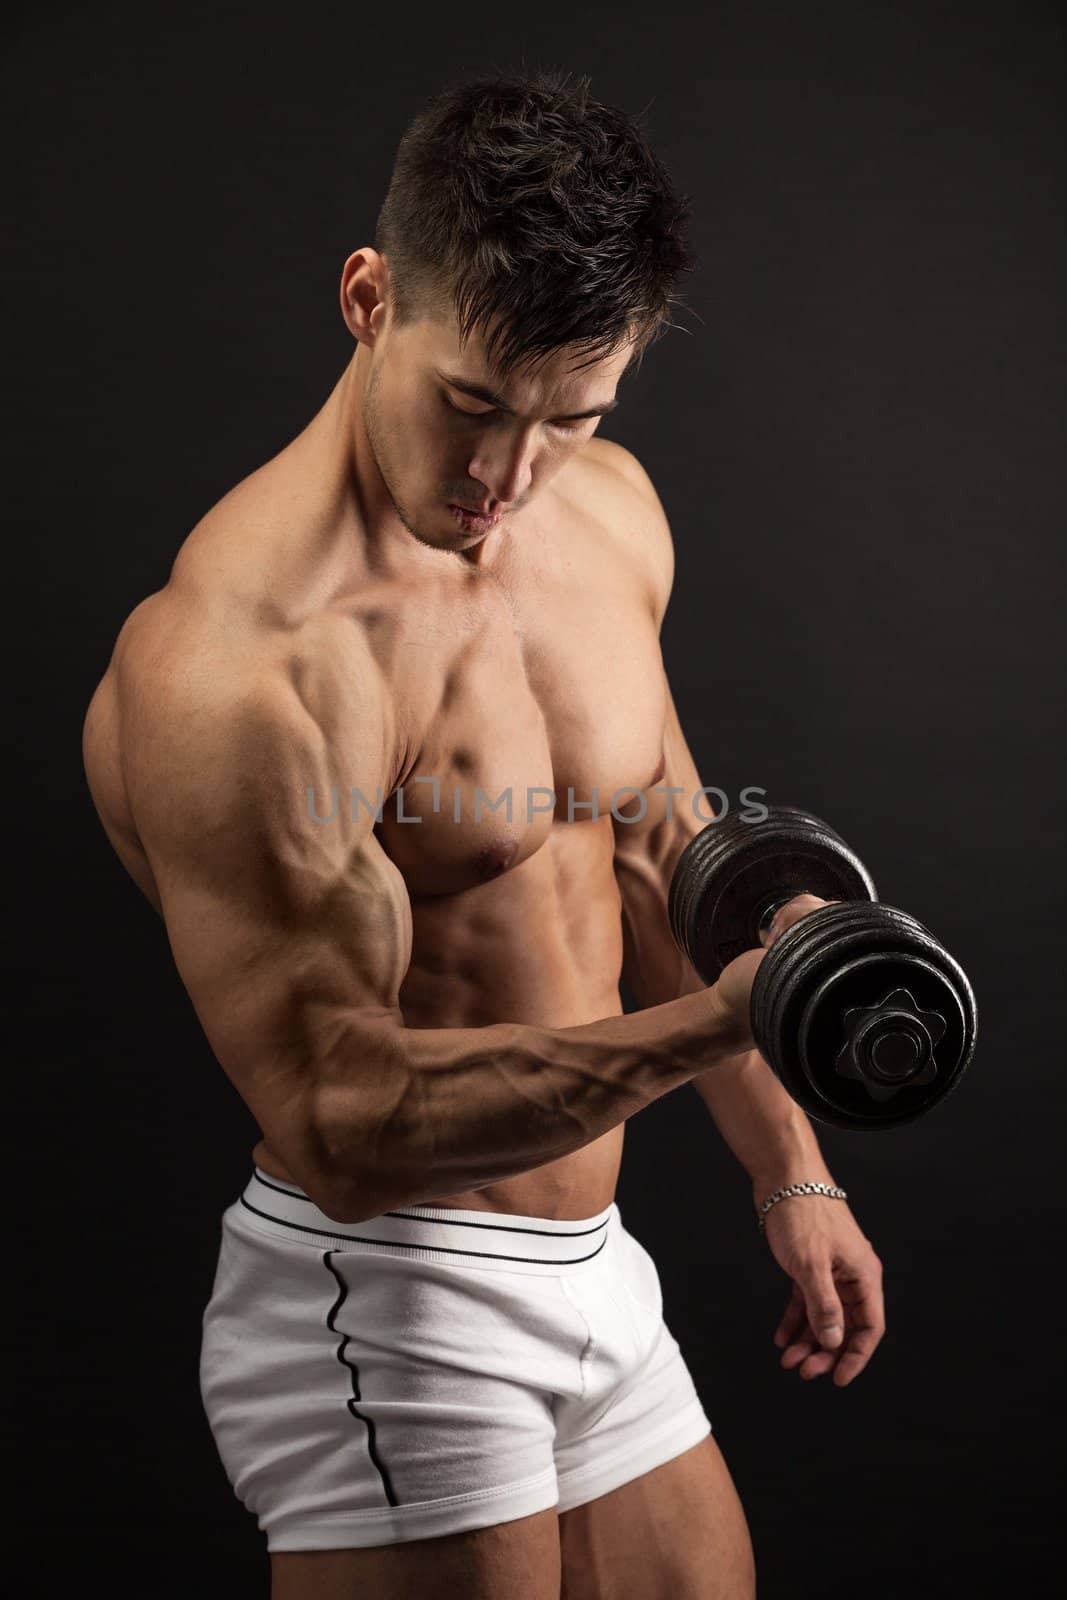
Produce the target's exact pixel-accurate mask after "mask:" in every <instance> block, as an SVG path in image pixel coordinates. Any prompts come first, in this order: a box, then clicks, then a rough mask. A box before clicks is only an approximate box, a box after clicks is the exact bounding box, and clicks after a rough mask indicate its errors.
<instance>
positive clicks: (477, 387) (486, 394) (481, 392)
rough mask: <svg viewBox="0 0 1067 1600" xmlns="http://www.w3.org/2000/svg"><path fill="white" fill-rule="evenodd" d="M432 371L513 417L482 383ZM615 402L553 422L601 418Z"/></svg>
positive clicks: (492, 391) (571, 412) (611, 409)
mask: <svg viewBox="0 0 1067 1600" xmlns="http://www.w3.org/2000/svg"><path fill="white" fill-rule="evenodd" d="M434 371H435V372H436V373H437V376H438V377H439V378H443V379H444V381H445V383H447V384H450V385H451V387H452V388H453V389H458V390H459V391H460V393H461V394H469V395H470V397H471V399H472V400H483V401H484V402H485V404H486V405H487V406H495V407H496V409H497V410H498V411H503V412H506V414H507V415H508V416H509V417H513V416H515V414H516V413H515V409H514V407H513V406H509V405H508V403H507V401H506V400H505V399H504V398H503V396H502V395H499V394H497V393H496V392H495V390H493V389H489V388H487V387H486V385H485V384H484V383H470V382H469V381H468V380H467V379H466V378H454V377H453V376H452V375H451V373H448V372H442V371H441V370H440V368H437V367H435V368H434ZM618 403H619V402H618V401H617V400H605V401H604V403H603V405H599V406H590V407H589V409H588V410H587V411H568V412H567V413H566V415H565V416H560V417H554V418H553V419H552V420H553V421H554V422H580V421H582V420H583V419H584V418H585V417H603V416H606V415H607V413H608V412H609V411H614V410H615V407H616V406H617V405H618Z"/></svg>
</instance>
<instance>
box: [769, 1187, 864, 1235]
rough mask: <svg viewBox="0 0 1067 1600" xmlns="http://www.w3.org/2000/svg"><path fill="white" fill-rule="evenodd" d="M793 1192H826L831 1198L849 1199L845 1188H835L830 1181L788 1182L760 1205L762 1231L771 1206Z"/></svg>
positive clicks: (786, 1198) (785, 1198) (787, 1197)
mask: <svg viewBox="0 0 1067 1600" xmlns="http://www.w3.org/2000/svg"><path fill="white" fill-rule="evenodd" d="M793 1194H825V1195H828V1196H829V1197H830V1199H831V1200H847V1199H848V1195H847V1194H846V1193H845V1191H844V1189H835V1188H834V1186H833V1185H832V1184H829V1183H787V1184H786V1186H785V1188H784V1189H776V1190H775V1191H774V1193H773V1194H769V1195H768V1196H767V1198H766V1200H764V1202H763V1204H762V1205H761V1206H760V1208H759V1231H760V1233H762V1232H763V1228H764V1221H763V1219H764V1218H765V1217H766V1215H767V1213H768V1211H769V1210H770V1209H771V1207H772V1206H776V1205H777V1204H778V1202H779V1200H788V1199H789V1196H790V1195H793Z"/></svg>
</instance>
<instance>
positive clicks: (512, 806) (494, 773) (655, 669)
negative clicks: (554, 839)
mask: <svg viewBox="0 0 1067 1600" xmlns="http://www.w3.org/2000/svg"><path fill="white" fill-rule="evenodd" d="M403 632H404V633H405V634H406V642H404V643H402V644H401V646H400V648H399V649H397V650H396V651H395V653H394V657H393V659H394V661H395V662H397V663H400V666H399V670H398V676H397V681H396V692H397V694H398V697H399V698H400V700H401V701H402V702H403V705H404V707H405V708H406V710H407V714H408V717H409V725H410V726H411V728H412V730H413V735H414V736H413V737H412V738H411V741H410V746H409V753H408V757H407V760H406V762H405V765H404V770H403V771H402V773H401V775H400V782H399V783H398V785H397V789H396V791H395V792H394V794H393V795H392V796H391V797H390V799H389V802H388V804H387V805H386V806H385V807H384V810H383V816H382V821H381V822H380V823H379V824H378V827H377V829H376V831H377V832H378V835H379V838H380V840H381V842H382V844H383V845H384V847H385V848H386V850H387V851H388V853H389V854H390V856H391V857H392V858H393V860H394V861H395V862H396V864H397V865H398V866H399V867H400V869H401V871H402V872H403V874H404V877H405V879H406V881H407V884H408V888H409V891H410V892H411V893H413V894H420V893H421V894H429V895H440V894H449V893H456V892H458V891H460V890H462V889H465V888H468V887H473V886H474V885H476V884H478V883H481V882H485V881H486V880H488V879H491V878H495V877H498V876H499V875H500V874H501V873H504V872H506V871H508V870H509V869H511V868H513V867H515V866H518V865H519V864H521V863H522V862H523V861H525V860H527V859H528V858H529V857H530V856H532V855H533V854H534V853H535V852H536V851H537V850H538V849H539V848H540V846H541V845H542V844H543V843H544V842H545V840H546V838H547V837H548V835H549V833H550V831H551V829H552V827H553V825H554V824H558V823H574V824H580V823H581V822H583V821H589V820H592V819H595V818H596V817H598V816H600V817H603V816H606V815H608V814H609V813H610V811H611V809H612V806H613V805H615V806H625V805H626V803H627V801H628V800H630V801H632V798H633V791H634V790H641V789H645V788H647V787H649V786H651V784H653V783H654V782H655V781H657V780H658V778H659V776H660V775H661V770H662V750H663V726H664V716H665V684H664V679H663V672H662V666H661V658H660V652H659V641H658V638H657V635H656V630H655V627H654V624H653V620H652V617H651V614H650V611H649V608H648V604H647V601H646V599H645V596H644V592H643V590H642V588H641V586H640V585H639V584H638V583H637V582H635V581H634V579H633V577H632V575H631V574H629V573H628V572H626V571H617V572H603V571H601V572H599V573H598V574H596V575H595V576H594V575H591V574H587V575H584V576H583V574H582V573H581V572H580V571H577V570H575V569H574V568H573V567H569V566H568V565H567V564H566V563H562V564H561V566H560V567H559V569H558V570H556V571H554V572H550V573H546V572H540V573H537V574H534V575H531V576H530V578H529V580H528V581H526V582H521V583H515V584H512V585H509V586H508V587H506V588H505V587H502V586H501V585H499V584H497V583H496V582H494V581H493V580H492V579H491V578H485V577H484V576H481V575H480V576H479V579H478V581H477V582H475V583H473V584H472V585H471V586H470V588H469V589H468V590H467V592H466V593H465V595H464V596H463V598H462V599H461V600H460V601H458V602H457V603H456V605H455V606H454V608H453V609H452V610H451V611H450V614H449V615H448V617H447V619H446V618H443V617H441V616H440V615H439V616H438V618H437V621H436V624H431V625H427V619H426V617H425V616H423V617H422V619H421V627H420V619H419V618H418V616H417V615H416V614H414V613H413V614H412V615H411V616H410V617H409V618H408V619H407V622H406V625H405V627H404V629H403Z"/></svg>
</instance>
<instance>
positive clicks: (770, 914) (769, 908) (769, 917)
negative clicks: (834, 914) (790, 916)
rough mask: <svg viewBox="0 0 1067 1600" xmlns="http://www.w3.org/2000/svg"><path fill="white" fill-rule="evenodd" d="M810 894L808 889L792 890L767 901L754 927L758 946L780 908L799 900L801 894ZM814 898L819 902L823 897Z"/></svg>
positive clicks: (816, 896)
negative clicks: (757, 937)
mask: <svg viewBox="0 0 1067 1600" xmlns="http://www.w3.org/2000/svg"><path fill="white" fill-rule="evenodd" d="M811 892H812V891H811V890H810V889H793V890H792V891H791V892H790V893H789V894H786V895H780V896H778V897H777V898H776V899H774V900H768V902H767V905H766V907H765V908H764V910H763V911H762V912H761V913H760V918H759V922H758V924H757V927H756V931H757V933H758V935H759V942H760V944H762V943H763V935H764V934H765V933H769V932H770V930H771V923H772V922H773V921H774V919H775V916H776V915H777V913H778V912H779V911H780V910H781V909H782V907H783V906H787V905H788V904H789V902H790V900H796V899H799V897H800V896H801V895H802V894H811ZM814 898H815V899H816V900H821V899H823V896H822V895H815V896H814Z"/></svg>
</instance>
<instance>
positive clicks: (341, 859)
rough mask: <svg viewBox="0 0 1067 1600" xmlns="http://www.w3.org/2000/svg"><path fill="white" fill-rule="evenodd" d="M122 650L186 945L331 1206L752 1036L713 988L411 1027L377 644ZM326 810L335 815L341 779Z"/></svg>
mask: <svg viewBox="0 0 1067 1600" xmlns="http://www.w3.org/2000/svg"><path fill="white" fill-rule="evenodd" d="M188 659H189V658H188V656H186V657H184V658H180V659H178V660H176V658H175V655H174V654H173V653H168V655H167V663H164V662H163V661H162V660H161V658H159V657H157V658H156V659H155V660H154V661H152V662H151V663H150V664H148V663H146V664H145V666H144V668H143V670H137V669H136V668H135V666H134V665H133V664H132V663H131V664H130V665H129V666H128V667H127V669H126V676H127V680H128V681H127V684H126V686H125V690H124V691H120V692H121V693H122V696H123V700H124V702H125V704H124V715H123V759H124V773H125V780H126V788H127V793H128V796H129V801H130V806H131V809H132V812H133V816H134V820H135V823H136V826H137V830H138V835H139V837H140V840H141V843H142V845H143V847H144V849H145V851H146V853H147V855H148V858H149V861H150V863H151V867H152V871H153V874H154V877H155V880H156V884H157V886H158V889H159V894H160V902H161V908H162V911H163V916H164V920H165V923H166V927H167V933H168V936H169V940H170V945H171V949H172V952H173V955H174V960H175V963H176V965H177V968H178V971H179V974H180V976H181V978H182V981H183V983H184V984H185V987H186V989H187V991H188V993H189V995H190V998H191V1000H192V1002H193V1005H194V1008H195V1009H196V1012H197V1015H198V1017H199V1019H200V1022H201V1024H202V1026H203V1028H204V1031H205V1033H206V1035H207V1038H208V1041H209V1043H210V1044H211V1046H212V1049H213V1051H214V1052H215V1054H216V1056H217V1057H218V1060H219V1061H220V1063H221V1065H222V1067H223V1068H224V1070H225V1071H226V1073H227V1074H228V1076H229V1077H230V1079H231V1081H232V1082H233V1084H234V1086H235V1087H236V1089H237V1090H238V1092H239V1093H240V1094H241V1096H242V1098H243V1099H244V1101H245V1103H246V1104H247V1105H248V1107H249V1110H250V1111H251V1113H252V1115H253V1117H254V1118H255V1119H256V1122H257V1123H258V1125H259V1127H260V1128H261V1130H262V1132H263V1135H264V1138H265V1139H266V1141H267V1143H268V1145H269V1146H270V1148H271V1150H272V1151H274V1152H275V1154H276V1155H277V1156H278V1157H279V1158H280V1159H281V1160H282V1161H283V1162H284V1163H285V1165H286V1167H287V1168H288V1169H289V1171H290V1172H291V1173H292V1175H293V1178H294V1180H295V1182H297V1183H298V1184H299V1185H300V1186H301V1187H302V1188H304V1189H305V1190H306V1192H307V1193H308V1194H309V1195H310V1196H311V1197H312V1199H313V1200H315V1202H316V1203H317V1204H318V1205H319V1206H320V1208H321V1209H322V1210H324V1211H325V1212H326V1213H327V1215H329V1216H331V1217H333V1218H335V1219H336V1220H337V1221H348V1222H353V1221H361V1220H363V1219H364V1218H367V1217H371V1216H376V1215H379V1214H380V1213H381V1212H382V1211H385V1210H388V1209H391V1208H393V1207H396V1206H398V1205H404V1204H432V1203H433V1201H434V1200H435V1199H438V1198H441V1197H443V1196H446V1195H449V1194H453V1193H456V1192H457V1191H460V1190H464V1189H472V1188H480V1187H483V1186H484V1185H486V1184H489V1183H493V1182H496V1181H499V1180H501V1179H504V1178H508V1177H513V1176H515V1175H516V1174H518V1173H522V1172H527V1171H530V1170H532V1169H533V1168H535V1167H540V1166H543V1165H544V1164H545V1163H547V1162H550V1161H554V1160H556V1159H557V1158H559V1157H561V1156H565V1155H569V1154H570V1153H572V1152H573V1151H575V1150H580V1149H581V1148H582V1147H583V1146H585V1145H587V1144H589V1143H590V1142H591V1141H592V1140H594V1139H596V1138H598V1137H600V1135H601V1134H603V1133H606V1132H607V1131H608V1130H609V1129H611V1128H613V1127H615V1126H616V1125H617V1124H618V1123H620V1122H623V1121H624V1120H625V1119H626V1118H627V1117H630V1116H632V1115H633V1114H634V1112H636V1111H639V1110H640V1109H641V1108H642V1107H643V1106H646V1105H648V1104H649V1103H650V1102H651V1101H653V1100H656V1099H658V1098H659V1097H660V1096H661V1095H663V1094H666V1093H667V1092H668V1091H669V1090H671V1089H673V1088H676V1087H677V1086H678V1085H679V1084H681V1083H685V1082H687V1081H688V1080H689V1079H691V1078H693V1077H694V1076H696V1075H697V1074H698V1073H700V1072H703V1071H704V1070H706V1069H707V1068H709V1067H713V1066H714V1065H715V1064H716V1063H717V1062H718V1061H720V1060H725V1059H727V1058H728V1057H730V1056H734V1055H736V1054H737V1052H738V1051H739V1050H741V1049H744V1048H746V1046H747V1045H748V1044H750V1042H751V1041H750V1040H748V1039H747V1037H746V1029H745V1027H744V1024H743V1023H739V1022H738V1021H737V1020H736V1019H737V1018H738V1016H740V1015H742V1014H743V1008H739V1007H738V1006H737V1004H736V1002H734V1003H731V1004H726V1003H725V1002H724V1001H723V999H722V997H721V996H720V995H718V994H717V993H716V989H717V987H718V986H713V987H712V988H711V989H709V990H705V991H702V992H700V993H695V994H688V995H685V996H684V997H682V998H681V999H678V1000H672V1001H670V1002H668V1003H666V1004H664V1005H659V1006H654V1007H651V1008H650V1009H647V1010H644V1011H640V1012H637V1013H634V1014H631V1015H628V1016H614V1017H606V1018H604V1019H602V1020H600V1021H597V1022H591V1023H586V1024H582V1025H579V1026H576V1027H568V1028H541V1027H532V1026H528V1025H520V1024H512V1023H499V1024H494V1025H490V1026H487V1027H476V1028H407V1027H405V1026H404V1021H403V1017H402V1014H401V1010H400V1005H399V992H400V986H401V983H402V981H403V978H404V975H405V973H406V971H407V967H408V963H409V960H410V956H411V940H412V923H411V910H410V904H409V901H408V897H407V892H406V889H405V886H404V881H403V879H402V877H401V875H400V873H399V871H398V869H397V868H396V866H395V865H394V864H393V862H392V861H391V860H390V859H389V857H388V856H387V855H386V854H385V852H384V851H383V849H382V847H381V845H380V844H379V842H378V840H377V838H376V837H375V835H374V832H373V822H374V818H373V816H372V814H371V812H370V810H369V809H368V807H367V806H364V805H359V806H358V807H357V808H356V811H355V815H354V816H353V811H352V807H351V805H350V803H349V796H350V794H351V791H352V790H353V789H356V790H358V791H359V793H360V794H361V795H364V796H366V797H367V799H368V800H369V801H370V802H371V804H372V805H373V803H374V797H375V795H376V792H377V790H378V789H379V788H381V791H382V793H383V795H387V794H388V793H389V791H390V789H391V787H392V782H393V780H394V777H395V775H394V774H393V773H392V772H391V771H390V767H391V762H392V755H391V751H392V749H393V746H394V741H393V738H392V730H391V728H390V726H389V713H388V697H387V695H386V693H385V688H384V685H383V684H382V682H381V680H380V678H379V676H378V669H377V666H376V664H375V662H374V661H373V658H372V657H371V656H370V654H369V653H367V654H366V655H365V656H364V657H362V658H361V659H360V661H359V662H355V663H354V662H353V660H352V658H351V656H350V655H348V652H347V651H346V670H345V671H344V672H341V671H337V670H325V669H318V670H315V671H312V670H311V669H310V668H308V669H307V670H303V669H302V670H301V671H299V672H296V671H291V672H289V673H285V672H283V671H282V670H281V669H280V668H272V669H271V671H270V673H269V674H268V673H266V672H264V671H263V670H260V671H259V672H258V673H257V674H256V675H254V676H253V675H248V674H245V675H243V676H242V675H240V674H235V673H232V672H227V671H226V670H225V668H224V666H222V664H218V663H216V664H215V671H214V672H213V673H212V674H211V675H210V676H209V675H208V674H207V673H205V671H204V670H203V668H202V667H201V668H200V669H199V670H194V669H193V668H192V667H191V666H189V665H185V664H183V661H188ZM335 789H336V791H337V806H336V815H335V816H334V817H333V819H332V820H331V821H328V822H327V821H316V820H314V818H313V816H312V808H311V805H310V804H309V791H310V792H311V793H312V794H313V796H314V804H315V810H316V813H317V814H318V815H320V816H329V815H330V812H331V810H332V809H333V806H332V791H333V790H335Z"/></svg>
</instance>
